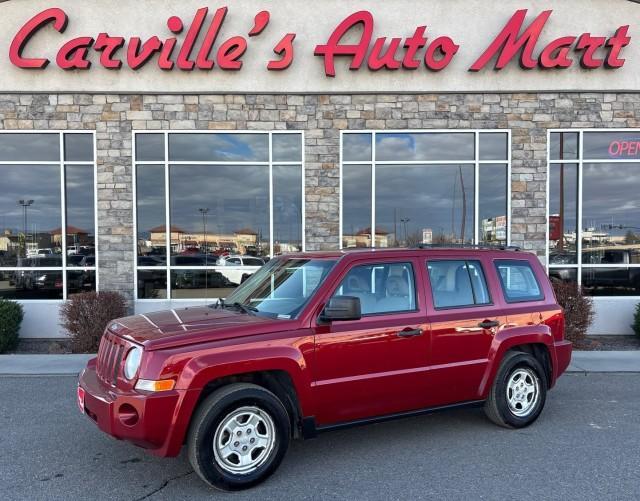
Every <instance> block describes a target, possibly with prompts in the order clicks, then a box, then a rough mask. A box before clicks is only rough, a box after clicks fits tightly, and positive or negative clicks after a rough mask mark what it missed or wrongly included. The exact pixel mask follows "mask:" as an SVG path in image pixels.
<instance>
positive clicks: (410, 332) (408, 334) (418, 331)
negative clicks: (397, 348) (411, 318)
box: [396, 329, 422, 337]
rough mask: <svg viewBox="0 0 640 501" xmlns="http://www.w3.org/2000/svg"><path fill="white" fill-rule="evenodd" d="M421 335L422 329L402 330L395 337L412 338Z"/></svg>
mask: <svg viewBox="0 0 640 501" xmlns="http://www.w3.org/2000/svg"><path fill="white" fill-rule="evenodd" d="M421 334H422V329H404V330H402V331H400V332H398V333H397V334H396V335H397V336H398V337H413V336H420V335H421Z"/></svg>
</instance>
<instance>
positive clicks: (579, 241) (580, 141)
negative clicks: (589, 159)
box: [576, 130, 584, 287]
mask: <svg viewBox="0 0 640 501" xmlns="http://www.w3.org/2000/svg"><path fill="white" fill-rule="evenodd" d="M583 139H584V131H582V130H581V131H580V133H579V135H578V152H579V153H578V200H577V203H578V224H577V225H576V239H577V242H576V243H577V246H576V249H577V251H578V255H577V263H578V276H577V277H576V278H577V283H578V287H581V286H582V230H583V224H582V179H583V175H582V170H583V167H584V165H583V154H584V152H583V146H582V145H583Z"/></svg>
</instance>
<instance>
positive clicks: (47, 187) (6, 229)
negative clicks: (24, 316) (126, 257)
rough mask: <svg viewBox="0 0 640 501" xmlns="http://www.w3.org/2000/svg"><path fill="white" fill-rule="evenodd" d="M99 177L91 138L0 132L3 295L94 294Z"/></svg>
mask: <svg viewBox="0 0 640 501" xmlns="http://www.w3.org/2000/svg"><path fill="white" fill-rule="evenodd" d="M94 176H95V159H94V135H93V134H92V133H86V132H82V133H74V132H65V133H54V132H51V133H49V132H47V133H33V134H30V133H9V132H3V133H0V179H2V186H3V191H2V193H1V194H0V225H1V228H0V230H1V233H0V298H5V299H18V300H47V299H49V300H52V299H53V300H60V299H66V298H67V297H68V296H69V295H70V294H74V293H78V292H84V291H92V290H96V251H95V179H94ZM63 228H66V231H63ZM67 270H68V271H67Z"/></svg>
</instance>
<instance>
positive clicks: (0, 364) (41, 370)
mask: <svg viewBox="0 0 640 501" xmlns="http://www.w3.org/2000/svg"><path fill="white" fill-rule="evenodd" d="M93 357H95V355H91V354H89V355H84V354H83V355H75V354H74V355H0V376H45V375H46V376H63V375H78V374H80V371H82V369H84V368H85V366H86V365H87V361H88V360H89V359H91V358H93Z"/></svg>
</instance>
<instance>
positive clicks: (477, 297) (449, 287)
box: [427, 260, 491, 308]
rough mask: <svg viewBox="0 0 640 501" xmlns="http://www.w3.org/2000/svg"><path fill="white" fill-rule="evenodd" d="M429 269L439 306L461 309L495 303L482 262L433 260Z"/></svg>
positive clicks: (435, 303)
mask: <svg viewBox="0 0 640 501" xmlns="http://www.w3.org/2000/svg"><path fill="white" fill-rule="evenodd" d="M427 269H428V271H429V281H430V282H431V293H432V295H433V303H434V306H435V307H436V308H457V307H462V306H476V305H483V304H490V303H491V297H490V296H489V291H488V289H487V282H486V280H485V278H484V272H483V271H482V265H481V264H480V262H479V261H465V260H455V261H454V260H444V261H429V262H428V263H427Z"/></svg>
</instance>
